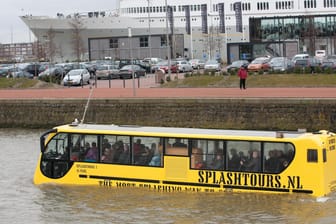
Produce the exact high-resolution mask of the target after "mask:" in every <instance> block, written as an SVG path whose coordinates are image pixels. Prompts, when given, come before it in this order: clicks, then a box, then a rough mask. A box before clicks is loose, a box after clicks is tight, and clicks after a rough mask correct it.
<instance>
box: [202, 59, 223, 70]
mask: <svg viewBox="0 0 336 224" xmlns="http://www.w3.org/2000/svg"><path fill="white" fill-rule="evenodd" d="M220 70H222V67H221V64H220V63H219V62H218V61H216V60H208V61H207V62H205V65H204V71H206V72H210V71H216V72H219V71H220Z"/></svg>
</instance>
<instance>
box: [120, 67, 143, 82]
mask: <svg viewBox="0 0 336 224" xmlns="http://www.w3.org/2000/svg"><path fill="white" fill-rule="evenodd" d="M133 74H134V78H139V77H140V76H145V75H146V70H145V69H143V68H141V67H140V66H139V65H125V66H123V67H122V68H121V69H120V70H119V77H120V78H121V79H131V78H132V76H133Z"/></svg>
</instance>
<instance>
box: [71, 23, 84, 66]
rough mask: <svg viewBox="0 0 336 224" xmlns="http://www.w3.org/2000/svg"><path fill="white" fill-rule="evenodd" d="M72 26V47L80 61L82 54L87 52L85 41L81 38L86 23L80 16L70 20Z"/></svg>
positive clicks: (77, 59)
mask: <svg viewBox="0 0 336 224" xmlns="http://www.w3.org/2000/svg"><path fill="white" fill-rule="evenodd" d="M70 26H71V28H72V47H73V52H74V55H75V56H76V61H77V62H80V60H81V56H82V55H84V53H85V46H84V42H83V40H82V38H81V33H82V31H83V30H84V24H83V22H82V21H81V20H80V18H79V17H74V18H73V20H72V21H71V22H70Z"/></svg>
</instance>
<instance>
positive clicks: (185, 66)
mask: <svg viewBox="0 0 336 224" xmlns="http://www.w3.org/2000/svg"><path fill="white" fill-rule="evenodd" d="M175 62H176V65H177V71H178V72H191V71H192V70H193V67H192V66H191V64H190V63H189V62H187V61H186V60H178V61H175Z"/></svg>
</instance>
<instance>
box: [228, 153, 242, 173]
mask: <svg viewBox="0 0 336 224" xmlns="http://www.w3.org/2000/svg"><path fill="white" fill-rule="evenodd" d="M230 153H231V158H230V159H229V170H232V171H238V170H239V168H240V160H241V159H240V156H239V155H238V153H237V150H236V149H235V148H232V149H231V150H230Z"/></svg>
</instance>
